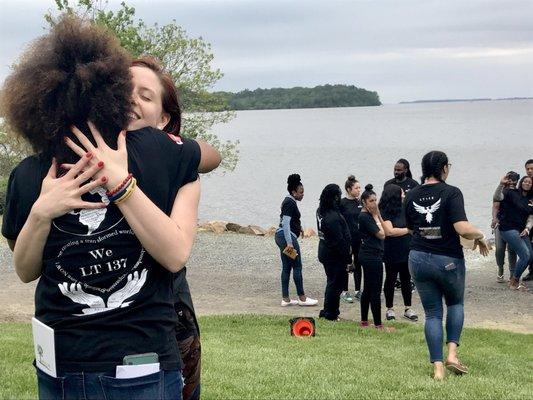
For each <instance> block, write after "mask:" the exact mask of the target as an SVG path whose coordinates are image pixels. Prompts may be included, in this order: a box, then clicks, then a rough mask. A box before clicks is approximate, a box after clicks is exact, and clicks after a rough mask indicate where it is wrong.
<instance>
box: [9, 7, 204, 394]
mask: <svg viewBox="0 0 533 400" xmlns="http://www.w3.org/2000/svg"><path fill="white" fill-rule="evenodd" d="M129 64H130V60H129V57H128V56H127V54H126V53H125V52H124V51H123V50H122V49H121V48H120V47H119V45H118V43H117V42H116V41H115V40H114V39H113V38H111V37H110V36H109V35H108V34H107V33H106V32H104V31H103V30H100V29H99V28H96V27H93V26H89V25H88V24H86V23H84V22H82V21H80V20H78V19H76V18H74V17H64V18H62V19H61V21H60V22H59V23H58V24H57V25H55V26H54V28H53V29H52V31H51V33H50V34H49V35H46V36H44V37H42V38H40V39H39V42H38V43H37V44H36V45H35V46H34V47H32V48H31V50H29V52H28V53H27V54H26V55H25V57H24V58H22V62H21V63H20V64H19V65H17V66H16V68H15V69H14V72H13V74H12V75H11V76H10V77H8V79H7V80H6V83H5V86H4V90H3V100H2V101H3V106H4V107H3V109H4V110H5V116H6V119H7V121H8V122H9V123H10V125H11V126H12V127H13V128H14V129H15V130H16V131H18V132H19V133H20V134H21V136H23V137H24V138H26V139H27V140H28V141H29V142H30V143H31V144H32V146H33V148H34V150H35V151H36V152H37V153H38V154H36V155H35V156H32V157H29V158H27V159H25V160H24V161H22V162H21V163H20V164H19V165H18V166H17V167H16V168H15V170H14V171H13V172H12V174H11V177H10V181H9V187H8V195H7V207H6V214H5V216H4V223H3V226H2V233H3V234H4V236H5V237H6V238H8V240H9V241H10V245H13V246H14V264H15V270H16V272H17V274H18V275H19V277H20V278H21V280H23V281H24V282H29V281H32V280H35V279H37V278H40V280H39V283H38V285H37V289H36V296H35V300H36V318H37V319H39V320H40V321H41V322H43V323H45V324H47V325H48V326H50V327H52V328H53V329H54V336H55V344H56V360H55V363H56V367H57V374H58V376H59V378H54V377H52V376H50V375H49V374H47V373H45V372H43V371H45V370H46V368H45V367H46V365H44V364H43V365H41V364H40V361H39V360H37V365H38V366H40V369H38V371H37V374H38V385H39V396H40V397H42V398H48V397H54V398H55V397H56V396H60V395H64V396H65V397H67V398H74V397H76V398H77V397H78V396H82V395H85V394H86V393H83V390H84V388H85V390H86V391H89V393H87V396H89V397H91V396H92V397H97V398H102V397H108V398H110V397H112V398H122V397H125V396H126V391H127V393H128V394H129V393H131V390H132V389H131V387H132V386H136V387H137V388H139V387H141V386H142V388H143V392H142V396H143V397H147V398H159V397H160V396H161V395H162V394H163V395H164V396H167V397H168V396H172V397H175V398H180V397H181V386H182V380H181V374H180V369H181V366H180V359H179V353H178V346H177V342H176V339H175V324H176V314H175V311H174V302H173V275H172V273H173V272H177V271H178V270H179V269H181V268H182V267H183V265H184V263H185V261H186V260H187V258H188V256H189V254H190V251H191V248H192V244H193V241H194V237H195V231H196V222H197V221H196V219H197V208H198V200H199V181H198V180H197V175H198V165H199V160H200V149H199V146H198V144H197V143H196V142H194V141H191V140H185V139H184V140H183V141H181V142H180V143H178V142H176V141H174V140H171V139H170V138H169V137H168V136H167V135H165V134H162V133H161V132H160V131H158V130H155V129H151V128H144V129H140V130H136V131H132V132H129V133H128V136H127V139H126V135H125V132H123V133H121V134H120V135H117V133H116V132H118V131H119V130H120V129H122V128H123V127H125V126H127V124H128V122H129V117H131V116H132V114H130V111H131V108H130V107H131V103H130V101H131V89H132V87H131V81H130V80H131V76H130V74H129V70H128V67H129ZM30 77H31V79H30ZM51 77H54V79H51ZM50 93H53V94H54V95H53V96H48V95H49V94H50ZM20 110H24V111H25V113H24V115H21V113H20ZM87 119H91V120H92V121H93V122H94V125H92V124H90V126H89V129H88V128H87V126H84V125H85V124H84V121H85V120H87ZM74 123H75V124H77V125H80V127H82V129H84V131H85V132H86V133H87V132H90V133H91V134H92V137H93V139H94V141H93V142H91V141H90V140H89V139H88V138H87V137H86V136H85V135H84V134H83V133H82V132H80V131H79V130H77V129H76V128H72V132H71V131H70V130H69V126H70V125H71V124H74ZM43 132H45V133H46V135H44V134H43ZM117 136H118V137H117ZM67 146H68V147H67ZM69 147H70V149H73V150H74V151H75V152H76V153H77V154H78V155H81V156H82V157H81V159H80V161H78V162H76V163H75V164H74V163H73V162H74V161H75V160H76V159H77V157H75V156H74V154H73V153H71V152H70V150H69ZM63 167H64V168H63ZM47 171H48V172H47ZM128 172H130V174H128ZM91 178H92V179H93V180H92V181H91V182H89V183H84V182H86V181H88V180H89V179H91ZM106 189H107V191H106ZM148 352H153V353H156V354H157V355H158V359H159V364H160V371H158V372H157V373H153V374H150V375H148V376H144V377H139V378H132V379H130V380H129V381H128V382H127V383H128V385H124V383H125V381H123V380H120V379H116V378H115V375H114V373H115V368H116V367H117V366H118V365H121V364H122V359H123V357H124V356H127V355H133V354H138V353H148ZM52 362H53V361H52ZM41 368H42V370H41ZM80 376H81V377H82V380H83V381H82V384H81V387H80V385H78V379H79V377H80ZM71 381H76V384H74V383H73V382H71ZM134 390H136V391H137V390H140V389H134ZM80 391H82V392H81V393H80ZM161 391H163V392H164V393H161ZM137 394H138V393H137Z"/></svg>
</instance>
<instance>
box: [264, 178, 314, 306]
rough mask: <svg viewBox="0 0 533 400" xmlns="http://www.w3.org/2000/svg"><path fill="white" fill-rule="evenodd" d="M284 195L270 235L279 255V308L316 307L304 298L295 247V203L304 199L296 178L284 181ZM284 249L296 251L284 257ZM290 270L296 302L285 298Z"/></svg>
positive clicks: (298, 230)
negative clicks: (277, 226)
mask: <svg viewBox="0 0 533 400" xmlns="http://www.w3.org/2000/svg"><path fill="white" fill-rule="evenodd" d="M287 192H289V195H288V196H287V197H285V199H283V202H282V203H281V212H280V216H279V228H278V230H277V231H276V235H275V236H274V240H275V241H276V245H277V246H278V247H279V251H280V256H281V295H282V299H281V306H282V307H287V306H293V305H299V306H314V305H316V304H318V300H316V299H312V298H310V297H307V296H306V295H305V292H304V282H303V278H302V254H301V252H300V246H299V245H298V237H299V236H300V234H301V233H302V223H301V222H300V216H301V215H300V210H298V205H297V204H296V202H297V201H302V199H303V198H304V185H303V184H302V180H301V178H300V175H298V174H291V175H289V177H288V178H287ZM287 250H296V257H295V258H291V257H289V256H288V255H287V254H286V253H287ZM291 271H292V274H293V275H292V276H293V279H294V284H295V285H296V293H297V294H298V300H291V298H290V297H289V279H290V277H291Z"/></svg>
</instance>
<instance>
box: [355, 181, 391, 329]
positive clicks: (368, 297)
mask: <svg viewBox="0 0 533 400" xmlns="http://www.w3.org/2000/svg"><path fill="white" fill-rule="evenodd" d="M372 189H373V186H372V185H366V186H365V191H364V192H363V194H362V195H361V202H362V204H363V209H362V210H361V213H360V214H359V233H360V235H361V248H360V249H359V262H360V263H361V266H362V267H363V279H364V281H363V293H362V295H361V323H360V326H361V327H363V328H366V327H368V326H369V323H368V309H369V308H370V309H371V310H372V316H373V317H374V326H375V327H376V328H377V329H380V330H386V331H392V330H393V329H391V328H389V327H387V329H385V328H384V327H383V323H382V321H381V288H382V286H383V240H384V239H385V231H384V230H383V225H382V224H383V220H382V219H381V215H380V213H379V208H378V202H377V197H376V193H375V192H374V191H373V190H372Z"/></svg>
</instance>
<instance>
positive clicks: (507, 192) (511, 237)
mask: <svg viewBox="0 0 533 400" xmlns="http://www.w3.org/2000/svg"><path fill="white" fill-rule="evenodd" d="M508 181H509V177H508V175H505V176H504V177H503V178H502V180H501V182H500V184H499V185H498V187H497V188H496V192H495V193H494V199H493V200H494V201H500V202H501V209H500V220H499V222H500V223H499V226H498V229H499V230H500V235H501V237H502V238H503V240H504V241H505V242H506V243H507V244H508V245H509V247H510V248H511V249H512V250H513V251H514V252H515V253H516V254H517V256H518V260H517V262H516V265H515V269H514V275H513V276H512V277H511V280H510V281H509V287H510V288H511V289H518V290H527V288H526V286H525V284H524V283H523V282H522V283H521V282H520V277H521V276H522V273H523V272H524V271H525V270H526V268H527V266H528V264H529V263H530V262H532V261H533V248H532V246H531V241H530V240H529V233H530V231H531V228H532V227H533V217H531V215H532V214H533V200H532V199H533V190H532V189H531V187H532V184H533V179H532V178H530V177H529V176H524V177H522V179H521V180H520V182H518V187H517V188H516V189H507V188H505V186H506V185H507V183H508Z"/></svg>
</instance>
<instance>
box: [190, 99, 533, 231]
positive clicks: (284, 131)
mask: <svg viewBox="0 0 533 400" xmlns="http://www.w3.org/2000/svg"><path fill="white" fill-rule="evenodd" d="M236 115H237V116H236V118H235V119H234V120H233V121H231V122H230V123H228V124H224V125H219V126H216V127H215V132H216V133H217V134H218V135H219V136H220V137H221V138H223V139H231V140H235V139H238V140H240V146H239V149H240V160H239V164H238V166H237V168H236V169H235V171H234V172H228V173H225V174H221V173H219V172H216V173H215V174H212V175H209V176H207V177H204V179H203V182H202V201H201V205H200V220H201V221H208V220H225V221H232V222H237V223H241V224H255V225H260V226H263V227H269V226H277V224H278V221H279V209H280V204H281V201H282V200H283V198H284V197H285V195H286V193H287V192H286V179H287V176H288V175H289V174H291V173H299V174H300V175H301V177H302V182H303V184H304V187H305V197H304V199H303V201H301V202H300V203H299V204H298V206H299V208H300V211H301V213H302V224H303V226H304V227H312V228H314V229H316V226H315V225H316V223H315V218H314V215H315V210H316V208H317V206H318V198H319V196H320V192H321V191H322V189H323V188H324V186H325V185H326V184H328V183H337V184H338V185H339V186H340V187H341V188H344V182H345V180H346V177H347V176H348V175H350V174H353V175H355V176H356V177H357V179H358V180H359V181H360V182H361V183H362V185H363V186H364V185H365V184H367V183H372V184H373V185H374V187H375V188H376V189H377V192H378V195H379V192H380V191H381V189H382V187H383V183H384V182H385V181H386V180H388V179H390V178H391V177H393V167H394V164H395V162H396V161H397V160H398V159H399V158H406V159H407V160H409V161H410V163H411V170H412V171H413V177H414V178H415V179H417V180H418V177H419V176H420V175H421V169H420V161H421V159H422V156H423V155H424V154H425V153H426V152H428V151H430V150H442V151H444V152H446V153H447V154H448V158H449V159H450V163H452V168H451V173H450V176H449V178H448V183H449V184H451V185H454V186H458V187H459V188H460V189H461V190H462V191H463V194H464V197H465V203H466V210H467V215H468V217H469V219H470V220H471V221H472V222H473V223H474V224H476V225H477V226H478V227H480V228H482V230H484V231H485V232H486V233H487V234H490V226H489V225H490V220H491V204H492V203H491V199H492V193H493V191H494V189H495V187H496V185H497V184H498V182H499V180H500V178H501V177H502V176H503V175H504V174H505V173H506V172H507V171H508V170H515V171H517V172H519V173H520V175H523V174H524V162H525V161H526V160H527V159H529V158H533V145H532V143H533V141H532V139H533V132H532V131H533V100H520V101H518V100H517V101H486V102H464V103H426V104H401V105H386V106H381V107H357V108H328V109H300V110H266V111H240V112H237V114H236Z"/></svg>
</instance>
